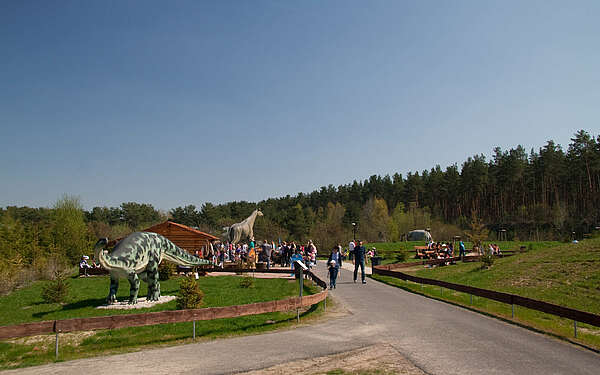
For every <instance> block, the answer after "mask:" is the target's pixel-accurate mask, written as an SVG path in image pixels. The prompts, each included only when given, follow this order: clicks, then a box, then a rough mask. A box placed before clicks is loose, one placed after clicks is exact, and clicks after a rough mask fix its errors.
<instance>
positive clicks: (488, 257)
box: [479, 250, 494, 268]
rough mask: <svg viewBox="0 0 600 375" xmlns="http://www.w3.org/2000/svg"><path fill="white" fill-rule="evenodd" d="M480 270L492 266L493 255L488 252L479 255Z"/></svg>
mask: <svg viewBox="0 0 600 375" xmlns="http://www.w3.org/2000/svg"><path fill="white" fill-rule="evenodd" d="M479 259H480V261H481V268H490V267H491V266H492V265H493V264H494V254H492V252H491V251H489V250H484V251H483V254H481V258H479Z"/></svg>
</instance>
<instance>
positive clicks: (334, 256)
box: [327, 246, 342, 289]
mask: <svg viewBox="0 0 600 375" xmlns="http://www.w3.org/2000/svg"><path fill="white" fill-rule="evenodd" d="M327 266H328V268H329V289H335V281H336V280H337V276H338V273H339V271H340V267H341V266H342V254H340V251H339V248H338V247H337V246H334V247H333V249H332V250H331V254H329V259H327Z"/></svg>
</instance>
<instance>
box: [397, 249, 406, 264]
mask: <svg viewBox="0 0 600 375" xmlns="http://www.w3.org/2000/svg"><path fill="white" fill-rule="evenodd" d="M396 260H397V261H398V262H404V261H405V260H406V253H405V252H404V251H400V252H398V253H396Z"/></svg>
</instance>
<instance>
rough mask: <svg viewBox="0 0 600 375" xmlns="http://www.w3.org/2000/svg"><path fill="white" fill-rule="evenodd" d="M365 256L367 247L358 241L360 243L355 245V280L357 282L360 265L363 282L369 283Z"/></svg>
mask: <svg viewBox="0 0 600 375" xmlns="http://www.w3.org/2000/svg"><path fill="white" fill-rule="evenodd" d="M365 256H366V251H365V247H364V246H363V242H362V241H358V244H357V245H356V246H355V247H354V282H356V277H357V276H358V267H360V275H361V278H362V283H363V284H366V283H367V281H366V280H365Z"/></svg>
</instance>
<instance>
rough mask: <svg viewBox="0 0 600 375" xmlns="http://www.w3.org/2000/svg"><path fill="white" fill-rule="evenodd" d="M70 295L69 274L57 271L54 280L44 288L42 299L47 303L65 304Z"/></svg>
mask: <svg viewBox="0 0 600 375" xmlns="http://www.w3.org/2000/svg"><path fill="white" fill-rule="evenodd" d="M68 295H69V283H68V280H67V272H64V271H59V270H56V271H55V272H54V279H53V280H50V281H48V282H47V283H46V285H44V287H43V288H42V299H43V300H44V302H46V303H61V302H65V300H66V299H67V296H68Z"/></svg>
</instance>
